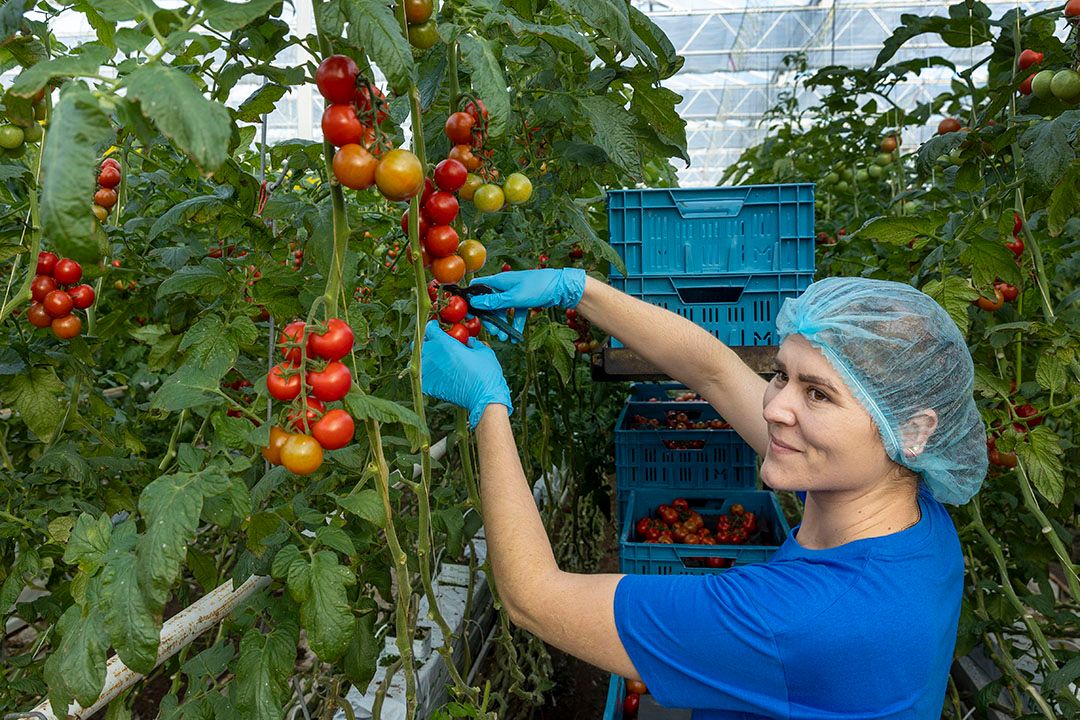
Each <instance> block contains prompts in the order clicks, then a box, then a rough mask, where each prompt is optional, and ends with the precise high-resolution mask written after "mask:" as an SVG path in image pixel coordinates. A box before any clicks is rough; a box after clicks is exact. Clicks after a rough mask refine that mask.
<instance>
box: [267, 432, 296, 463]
mask: <svg viewBox="0 0 1080 720" xmlns="http://www.w3.org/2000/svg"><path fill="white" fill-rule="evenodd" d="M290 437H292V433H290V432H287V431H286V430H285V429H284V428H281V427H279V426H277V425H275V426H274V427H272V428H270V442H269V444H267V446H266V447H264V448H263V449H262V456H263V457H264V458H266V460H267V462H269V463H270V464H271V465H280V464H281V446H282V445H284V444H285V441H286V440H288V439H289V438H290Z"/></svg>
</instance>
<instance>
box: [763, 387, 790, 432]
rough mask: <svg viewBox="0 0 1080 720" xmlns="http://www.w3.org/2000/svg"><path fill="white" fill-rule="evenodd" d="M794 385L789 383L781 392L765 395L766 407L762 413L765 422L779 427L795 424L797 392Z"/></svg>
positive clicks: (775, 391)
mask: <svg viewBox="0 0 1080 720" xmlns="http://www.w3.org/2000/svg"><path fill="white" fill-rule="evenodd" d="M792 385H793V383H790V382H789V383H788V384H787V385H785V386H784V387H782V388H780V389H779V390H774V391H773V392H771V393H770V392H766V393H765V406H764V408H763V411H762V415H763V416H764V418H765V422H768V423H775V424H777V425H794V424H795V409H794V402H795V392H794V390H793V387H792ZM771 389H772V388H770V390H771Z"/></svg>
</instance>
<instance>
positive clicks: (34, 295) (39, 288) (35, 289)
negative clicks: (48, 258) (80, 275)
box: [30, 275, 57, 302]
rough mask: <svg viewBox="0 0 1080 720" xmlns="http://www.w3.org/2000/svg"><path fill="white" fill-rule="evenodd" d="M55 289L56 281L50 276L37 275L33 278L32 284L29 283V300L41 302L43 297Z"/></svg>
mask: <svg viewBox="0 0 1080 720" xmlns="http://www.w3.org/2000/svg"><path fill="white" fill-rule="evenodd" d="M56 287H57V285H56V281H55V280H53V279H52V277H51V276H49V275H38V276H37V277H35V278H34V282H32V283H30V298H31V299H33V300H36V301H38V302H43V301H44V300H45V296H46V295H48V294H49V293H51V292H52V291H53V290H55V289H56Z"/></svg>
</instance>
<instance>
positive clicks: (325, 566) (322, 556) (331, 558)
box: [300, 550, 356, 662]
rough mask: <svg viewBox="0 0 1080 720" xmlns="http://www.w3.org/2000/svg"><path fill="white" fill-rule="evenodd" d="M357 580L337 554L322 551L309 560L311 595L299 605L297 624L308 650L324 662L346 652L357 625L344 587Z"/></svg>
mask: <svg viewBox="0 0 1080 720" xmlns="http://www.w3.org/2000/svg"><path fill="white" fill-rule="evenodd" d="M355 583H356V576H355V575H353V571H352V570H350V569H349V568H347V567H345V566H343V565H341V564H340V563H338V559H337V555H335V554H334V553H332V552H330V551H328V550H321V551H319V552H317V553H315V557H314V558H312V560H311V594H310V596H309V597H308V599H307V600H305V601H304V604H303V605H301V606H300V625H301V626H302V627H303V628H304V629H305V630H307V633H308V641H309V642H310V643H311V649H312V650H314V651H315V654H316V655H318V656H319V659H320V660H322V661H323V662H334V661H336V660H338V659H340V658H341V656H342V655H344V654H345V650H346V648H348V646H349V640H351V639H352V633H353V631H354V630H355V628H356V623H355V622H354V621H353V615H352V610H351V608H350V607H349V597H348V595H347V594H346V590H345V588H346V587H347V586H349V585H353V584H355Z"/></svg>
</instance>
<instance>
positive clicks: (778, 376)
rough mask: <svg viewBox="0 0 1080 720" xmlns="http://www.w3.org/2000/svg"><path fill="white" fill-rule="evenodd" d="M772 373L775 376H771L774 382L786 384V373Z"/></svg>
mask: <svg viewBox="0 0 1080 720" xmlns="http://www.w3.org/2000/svg"><path fill="white" fill-rule="evenodd" d="M774 372H775V373H776V374H775V375H773V379H774V380H776V382H781V383H784V382H787V373H786V372H784V371H783V370H776V371H774Z"/></svg>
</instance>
